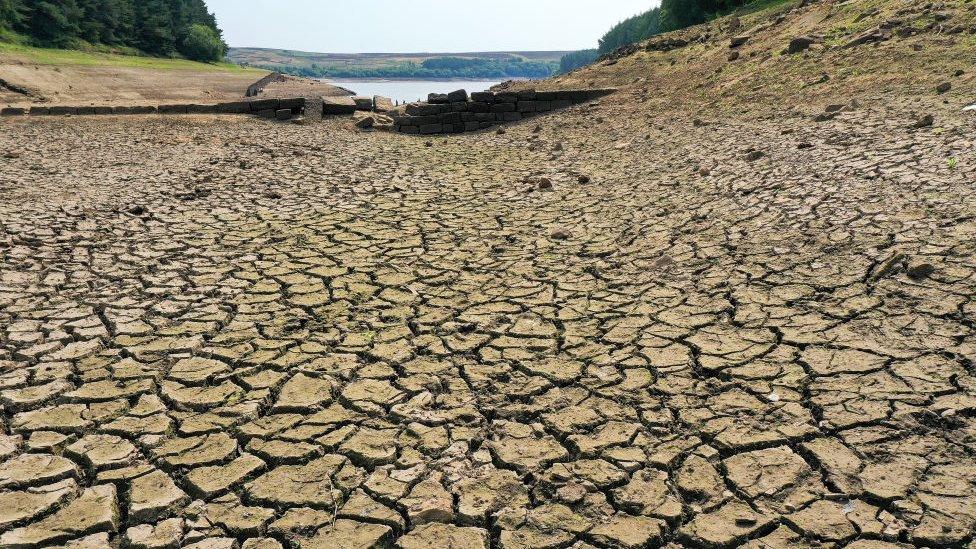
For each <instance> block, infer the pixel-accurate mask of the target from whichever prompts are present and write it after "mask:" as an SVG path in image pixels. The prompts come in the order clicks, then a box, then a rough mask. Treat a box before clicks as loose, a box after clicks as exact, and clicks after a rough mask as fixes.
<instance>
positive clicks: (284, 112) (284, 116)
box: [275, 109, 292, 121]
mask: <svg viewBox="0 0 976 549" xmlns="http://www.w3.org/2000/svg"><path fill="white" fill-rule="evenodd" d="M291 116H292V114H291V109H278V110H276V111H275V118H277V119H278V120H282V121H284V120H291Z"/></svg>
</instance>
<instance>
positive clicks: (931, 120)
mask: <svg viewBox="0 0 976 549" xmlns="http://www.w3.org/2000/svg"><path fill="white" fill-rule="evenodd" d="M933 124H935V117H934V116H932V115H931V114H926V115H925V116H922V117H921V118H919V119H918V120H917V121H916V122H915V124H913V125H912V127H913V128H915V129H916V130H920V129H922V128H929V127H932V125H933Z"/></svg>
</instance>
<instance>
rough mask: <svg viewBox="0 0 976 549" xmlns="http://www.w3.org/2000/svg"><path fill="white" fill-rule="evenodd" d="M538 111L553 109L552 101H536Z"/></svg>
mask: <svg viewBox="0 0 976 549" xmlns="http://www.w3.org/2000/svg"><path fill="white" fill-rule="evenodd" d="M535 110H536V112H549V111H551V110H552V101H536V102H535Z"/></svg>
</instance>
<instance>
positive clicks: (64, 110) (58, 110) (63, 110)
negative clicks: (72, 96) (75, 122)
mask: <svg viewBox="0 0 976 549" xmlns="http://www.w3.org/2000/svg"><path fill="white" fill-rule="evenodd" d="M49 112H50V114H52V115H55V116H64V115H66V114H78V108H77V107H62V106H56V107H50V111H49Z"/></svg>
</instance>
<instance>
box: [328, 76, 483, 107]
mask: <svg viewBox="0 0 976 549" xmlns="http://www.w3.org/2000/svg"><path fill="white" fill-rule="evenodd" d="M327 82H328V83H329V84H332V85H333V86H339V87H342V88H346V89H347V90H352V91H354V92H356V95H368V96H373V95H382V96H383V97H389V98H390V99H392V100H394V101H399V102H400V103H411V102H413V101H417V100H423V101H426V100H427V94H429V93H448V92H452V91H455V90H467V91H468V93H472V92H479V91H485V90H487V89H488V88H490V87H492V86H494V85H496V84H499V83H500V82H499V81H498V80H331V79H330V80H327Z"/></svg>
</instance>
